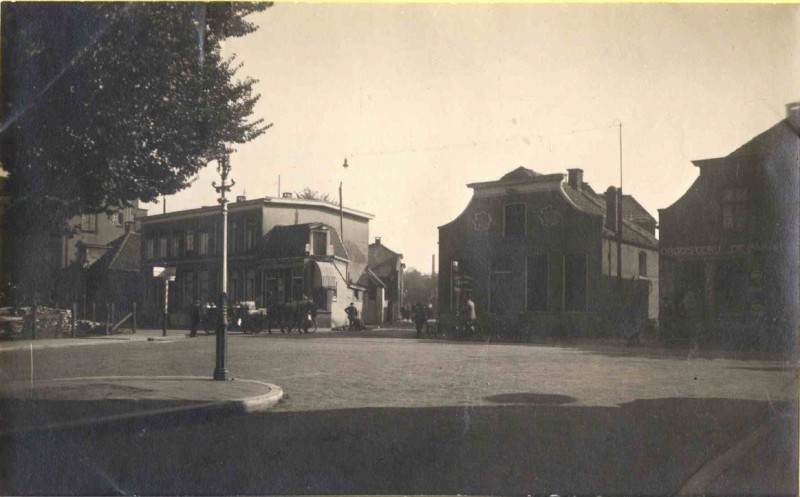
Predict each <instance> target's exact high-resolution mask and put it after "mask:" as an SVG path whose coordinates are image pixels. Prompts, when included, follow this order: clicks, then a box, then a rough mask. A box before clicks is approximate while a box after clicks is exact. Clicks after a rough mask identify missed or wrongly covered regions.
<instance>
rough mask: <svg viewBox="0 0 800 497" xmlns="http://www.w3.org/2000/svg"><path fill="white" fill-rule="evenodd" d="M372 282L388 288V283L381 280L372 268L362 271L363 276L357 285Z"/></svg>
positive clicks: (366, 284) (367, 284) (365, 284)
mask: <svg viewBox="0 0 800 497" xmlns="http://www.w3.org/2000/svg"><path fill="white" fill-rule="evenodd" d="M370 282H372V283H373V284H375V285H378V286H379V287H381V288H386V285H385V284H384V283H383V281H381V279H380V278H378V276H377V275H376V274H375V273H374V272H372V270H371V269H370V268H366V269H364V272H362V273H361V276H359V277H358V281H357V282H356V284H357V285H360V286H363V287H367V286H369V283H370Z"/></svg>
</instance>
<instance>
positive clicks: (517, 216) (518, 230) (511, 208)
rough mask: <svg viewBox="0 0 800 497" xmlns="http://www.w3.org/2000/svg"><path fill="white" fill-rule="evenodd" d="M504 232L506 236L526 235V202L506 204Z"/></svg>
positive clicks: (521, 236)
mask: <svg viewBox="0 0 800 497" xmlns="http://www.w3.org/2000/svg"><path fill="white" fill-rule="evenodd" d="M503 232H504V235H505V237H506V238H524V237H525V204H508V205H506V206H505V215H504V217H503Z"/></svg>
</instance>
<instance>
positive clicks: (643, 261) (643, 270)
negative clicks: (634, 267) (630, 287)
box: [639, 252, 647, 276]
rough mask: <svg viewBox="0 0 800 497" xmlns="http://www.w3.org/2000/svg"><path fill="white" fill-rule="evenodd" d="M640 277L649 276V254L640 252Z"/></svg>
mask: <svg viewBox="0 0 800 497" xmlns="http://www.w3.org/2000/svg"><path fill="white" fill-rule="evenodd" d="M639 276H647V253H646V252H639Z"/></svg>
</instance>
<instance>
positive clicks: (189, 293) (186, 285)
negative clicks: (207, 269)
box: [181, 271, 197, 307]
mask: <svg viewBox="0 0 800 497" xmlns="http://www.w3.org/2000/svg"><path fill="white" fill-rule="evenodd" d="M181 276H182V280H183V282H182V286H183V297H184V301H183V305H184V306H185V307H189V306H190V305H192V302H194V299H195V298H197V294H196V292H197V290H196V289H195V284H194V283H195V282H194V273H193V272H191V271H187V272H185V273H183V274H182V275H181Z"/></svg>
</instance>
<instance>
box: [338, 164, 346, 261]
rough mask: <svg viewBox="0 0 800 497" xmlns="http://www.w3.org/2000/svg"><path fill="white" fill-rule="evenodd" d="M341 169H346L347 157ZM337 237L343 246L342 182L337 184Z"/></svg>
mask: <svg viewBox="0 0 800 497" xmlns="http://www.w3.org/2000/svg"><path fill="white" fill-rule="evenodd" d="M342 167H343V168H345V169H347V168H348V164H347V157H345V158H344V164H342ZM339 237H340V238H341V239H342V245H344V203H342V182H341V181H340V182H339Z"/></svg>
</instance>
